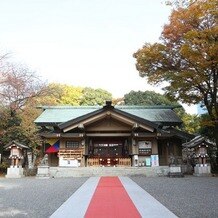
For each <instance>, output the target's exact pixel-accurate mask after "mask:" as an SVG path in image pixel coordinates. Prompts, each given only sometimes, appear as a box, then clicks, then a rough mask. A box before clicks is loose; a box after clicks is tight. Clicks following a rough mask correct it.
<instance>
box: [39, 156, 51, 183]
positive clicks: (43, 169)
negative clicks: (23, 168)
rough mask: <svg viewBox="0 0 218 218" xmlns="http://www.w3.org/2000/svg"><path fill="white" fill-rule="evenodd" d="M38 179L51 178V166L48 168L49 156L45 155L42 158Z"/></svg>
mask: <svg viewBox="0 0 218 218" xmlns="http://www.w3.org/2000/svg"><path fill="white" fill-rule="evenodd" d="M36 177H37V178H41V179H46V178H50V173H49V166H48V154H45V155H44V157H43V158H42V160H41V162H40V165H39V166H38V170H37V175H36Z"/></svg>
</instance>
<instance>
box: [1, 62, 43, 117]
mask: <svg viewBox="0 0 218 218" xmlns="http://www.w3.org/2000/svg"><path fill="white" fill-rule="evenodd" d="M1 75H2V77H1V80H0V100H1V104H2V105H4V106H6V107H9V108H10V110H11V113H15V112H16V111H18V110H20V109H22V108H23V107H24V105H25V104H26V102H27V101H28V99H31V98H35V97H38V96H42V95H45V93H46V92H47V88H46V86H45V84H44V83H42V81H41V80H40V79H39V77H37V76H36V75H35V74H34V73H33V72H31V71H30V70H29V69H28V68H25V67H22V66H20V65H15V64H8V65H7V68H5V69H4V70H2V71H1Z"/></svg>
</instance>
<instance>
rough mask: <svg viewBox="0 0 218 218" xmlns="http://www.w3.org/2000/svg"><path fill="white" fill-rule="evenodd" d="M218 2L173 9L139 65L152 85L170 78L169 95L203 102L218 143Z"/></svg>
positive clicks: (138, 58)
mask: <svg viewBox="0 0 218 218" xmlns="http://www.w3.org/2000/svg"><path fill="white" fill-rule="evenodd" d="M217 17H218V2H217V0H196V1H193V3H191V4H189V5H188V6H187V7H184V8H182V7H179V8H176V9H174V10H173V11H172V14H171V16H170V18H169V23H168V24H166V25H165V26H164V28H163V31H162V35H161V38H160V39H161V42H160V43H154V44H149V43H146V44H145V45H144V47H143V48H142V49H140V50H138V51H137V52H136V53H135V54H134V57H135V58H136V68H137V70H138V71H139V73H140V76H142V77H147V78H148V81H149V82H150V83H152V84H158V83H161V82H163V81H167V82H168V85H167V86H166V87H165V91H166V94H167V95H168V96H170V97H171V98H173V99H175V100H180V101H181V102H184V103H192V104H197V103H202V104H203V105H204V106H205V107H206V109H207V111H208V114H209V116H210V119H211V121H212V122H213V126H214V129H215V138H216V144H217V146H218V96H217V88H218V43H217V40H218V25H217Z"/></svg>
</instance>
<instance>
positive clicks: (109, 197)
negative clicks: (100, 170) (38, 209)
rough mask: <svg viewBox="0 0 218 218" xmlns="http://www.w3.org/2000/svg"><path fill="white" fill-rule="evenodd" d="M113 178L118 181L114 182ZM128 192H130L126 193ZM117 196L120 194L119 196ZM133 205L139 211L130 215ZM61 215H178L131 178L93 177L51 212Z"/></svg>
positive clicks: (56, 216)
mask: <svg viewBox="0 0 218 218" xmlns="http://www.w3.org/2000/svg"><path fill="white" fill-rule="evenodd" d="M102 179H103V180H102ZM113 179H114V180H113ZM118 180H119V181H120V183H119V181H118ZM101 181H103V182H101ZM111 181H112V182H111ZM113 181H115V182H114V183H116V184H114V185H113V184H111V183H113ZM125 192H127V193H128V195H125ZM116 196H119V197H118V199H116ZM127 198H129V199H127ZM129 201H130V202H131V203H129ZM115 202H116V203H115ZM117 202H119V203H117ZM127 202H128V203H127ZM130 204H132V208H133V210H134V208H136V212H135V213H134V211H133V212H131V213H132V215H131V216H130V215H129V216H128V213H127V212H126V211H128V210H129V209H130V207H131V205H130ZM90 208H91V209H90ZM124 208H125V209H124ZM90 211H91V212H90ZM100 211H101V213H100ZM102 212H103V214H104V215H103V216H102ZM129 213H130V212H129ZM62 217H64V218H68V217H69V218H74V217H75V218H80V217H95V218H98V217H104V218H107V217H111V218H114V217H116V218H121V217H125V218H126V217H132V218H134V217H149V218H159V217H165V218H168V217H169V218H171V217H172V218H173V217H177V216H176V215H175V214H173V213H172V212H171V211H169V210H168V209H167V208H166V207H165V206H163V205H162V204H161V203H160V202H158V201H157V200H156V199H155V198H153V197H152V196H151V195H150V194H148V193H147V192H146V191H145V190H144V189H142V188H141V187H140V186H138V185H137V184H136V183H135V182H133V181H132V180H131V179H130V178H128V177H91V178H89V179H88V180H87V181H86V182H85V183H84V184H83V185H82V186H81V187H80V188H79V189H78V190H77V191H76V192H75V193H74V194H73V195H72V196H71V197H70V198H69V199H68V200H67V201H65V202H64V203H63V204H62V205H61V206H60V207H59V208H58V209H57V210H56V211H55V212H54V213H53V214H52V215H51V218H62Z"/></svg>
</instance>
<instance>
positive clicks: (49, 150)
mask: <svg viewBox="0 0 218 218" xmlns="http://www.w3.org/2000/svg"><path fill="white" fill-rule="evenodd" d="M57 152H58V151H57V150H56V149H55V147H54V146H50V147H49V148H48V149H47V150H46V152H45V153H57Z"/></svg>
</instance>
